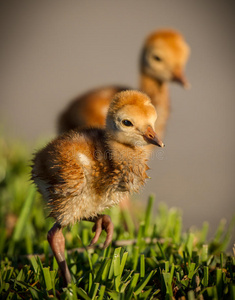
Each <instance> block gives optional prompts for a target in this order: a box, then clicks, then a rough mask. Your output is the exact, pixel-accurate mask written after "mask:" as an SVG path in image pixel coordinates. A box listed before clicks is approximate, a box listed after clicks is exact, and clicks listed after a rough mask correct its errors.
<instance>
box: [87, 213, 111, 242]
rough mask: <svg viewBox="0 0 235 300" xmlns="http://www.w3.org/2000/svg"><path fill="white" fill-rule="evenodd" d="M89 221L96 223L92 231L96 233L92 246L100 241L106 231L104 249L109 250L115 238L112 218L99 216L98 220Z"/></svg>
mask: <svg viewBox="0 0 235 300" xmlns="http://www.w3.org/2000/svg"><path fill="white" fill-rule="evenodd" d="M88 221H92V222H95V225H94V226H93V228H92V231H93V232H95V236H94V238H93V239H92V241H91V243H90V246H92V245H94V244H95V243H96V242H97V241H98V239H99V237H100V235H101V232H102V230H103V229H104V230H105V231H106V232H107V236H106V240H105V242H104V248H107V247H108V246H109V244H110V243H111V242H112V237H113V223H112V221H111V218H110V216H108V215H99V216H97V217H96V218H94V219H91V220H88Z"/></svg>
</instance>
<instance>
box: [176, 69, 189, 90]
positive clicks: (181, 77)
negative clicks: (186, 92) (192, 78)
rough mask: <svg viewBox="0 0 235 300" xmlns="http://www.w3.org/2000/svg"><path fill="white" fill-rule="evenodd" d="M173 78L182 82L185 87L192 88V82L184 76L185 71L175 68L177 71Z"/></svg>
mask: <svg viewBox="0 0 235 300" xmlns="http://www.w3.org/2000/svg"><path fill="white" fill-rule="evenodd" d="M173 80H174V81H176V82H178V83H180V84H182V85H183V87H184V88H185V89H190V88H191V85H190V83H189V82H188V80H187V79H186V77H185V76H184V73H183V72H182V70H180V69H176V70H175V72H174V74H173Z"/></svg>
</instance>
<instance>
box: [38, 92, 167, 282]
mask: <svg viewBox="0 0 235 300" xmlns="http://www.w3.org/2000/svg"><path fill="white" fill-rule="evenodd" d="M156 118H157V114H156V110H155V109H154V107H153V105H152V104H151V101H150V99H149V98H148V96H147V95H145V94H143V93H141V92H137V91H125V92H121V93H118V94H116V95H115V97H114V98H113V100H112V102H111V104H110V107H109V110H108V114H107V119H106V127H105V129H86V130H83V131H77V132H75V131H70V132H68V133H66V134H64V135H62V136H59V137H57V138H56V139H55V140H53V141H52V142H51V143H49V144H48V145H47V146H46V147H45V148H44V149H42V150H41V151H39V152H38V153H36V155H35V158H34V160H33V168H32V179H33V181H34V182H35V184H36V185H37V187H38V190H39V191H40V192H41V194H42V195H43V197H44V198H45V200H46V201H47V203H48V207H49V209H50V216H51V217H53V218H54V219H55V224H54V226H53V227H52V229H51V230H50V231H49V232H48V241H49V243H50V246H51V249H52V251H53V253H54V255H55V258H56V260H57V262H58V264H59V267H60V269H61V271H62V275H63V278H64V283H65V285H67V284H68V283H70V282H71V275H70V272H69V270H68V266H67V263H66V260H65V255H64V250H65V240H64V236H63V234H62V228H63V227H65V226H68V225H70V224H74V223H75V222H77V221H80V220H88V221H92V222H94V223H95V225H94V227H93V230H94V231H95V236H94V238H93V240H92V241H91V245H93V244H94V243H96V242H97V241H98V238H99V236H100V234H101V232H102V230H103V229H104V230H105V231H106V232H107V236H106V240H105V243H104V247H107V246H108V245H109V244H110V242H111V240H112V235H113V224H112V222H111V219H110V217H109V216H107V215H102V214H101V213H102V211H103V210H104V209H105V208H109V207H111V206H113V205H115V204H118V203H119V202H120V201H121V200H122V199H123V198H125V197H126V196H127V195H129V193H131V192H137V191H138V190H139V188H140V187H141V186H142V185H143V184H144V182H145V179H146V178H147V177H148V176H147V175H146V171H147V170H148V167H147V165H146V161H147V158H148V151H147V150H146V148H148V147H145V146H147V145H149V144H154V145H157V146H160V147H163V146H164V145H163V143H162V141H161V140H160V139H159V138H158V137H157V135H156V133H155V131H154V129H153V128H154V124H155V121H156Z"/></svg>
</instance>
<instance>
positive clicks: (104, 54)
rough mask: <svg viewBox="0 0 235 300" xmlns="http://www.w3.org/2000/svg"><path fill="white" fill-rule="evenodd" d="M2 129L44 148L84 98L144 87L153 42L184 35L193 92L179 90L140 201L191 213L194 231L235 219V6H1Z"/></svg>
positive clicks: (131, 1)
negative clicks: (144, 55) (163, 35)
mask: <svg viewBox="0 0 235 300" xmlns="http://www.w3.org/2000/svg"><path fill="white" fill-rule="evenodd" d="M0 7H1V10H0V35H1V36H0V37H1V39H0V40H1V47H0V68H1V80H0V126H3V128H4V132H5V133H6V134H8V135H10V136H17V137H19V138H21V139H23V140H26V141H28V142H29V143H30V144H31V145H34V144H35V141H37V140H38V139H39V138H42V137H49V136H54V135H55V133H56V119H57V116H58V114H59V113H60V112H61V111H62V110H63V109H64V108H65V107H66V105H67V103H68V102H69V101H70V100H71V99H73V98H74V97H75V96H77V95H78V94H81V93H82V92H84V91H86V90H88V89H90V88H93V87H97V86H100V85H107V84H122V85H129V86H132V87H137V86H138V83H139V82H138V80H139V76H138V59H139V54H140V49H141V46H142V44H143V41H144V39H145V37H146V36H147V35H148V34H149V33H151V32H152V31H153V30H155V29H158V28H162V27H172V28H175V29H178V30H179V31H181V32H182V33H183V35H184V36H185V39H186V41H187V42H188V43H189V45H190V47H191V50H192V52H191V57H190V59H189V63H188V65H187V68H186V75H187V77H188V80H189V81H190V82H191V84H192V89H191V90H189V91H185V90H183V89H182V88H181V87H180V86H178V85H176V84H171V87H170V94H171V100H172V101H171V103H172V114H171V118H170V121H169V124H168V127H167V133H166V137H165V139H164V142H165V144H166V147H165V149H164V150H163V151H162V150H158V151H157V152H155V155H154V157H153V159H152V161H151V164H150V165H151V168H152V171H151V172H150V176H151V177H152V179H151V180H150V181H149V182H148V183H147V186H146V188H145V189H144V191H143V192H142V194H141V195H140V196H139V198H141V199H143V200H146V199H147V196H148V195H149V194H150V193H155V194H156V198H157V201H156V202H165V203H167V205H168V206H169V207H172V206H174V207H178V208H181V209H182V211H183V222H184V225H185V228H188V227H190V226H192V225H196V226H199V227H200V226H201V225H202V223H203V222H204V221H209V222H210V224H211V230H210V233H213V232H214V228H215V227H216V226H217V225H218V223H219V221H220V220H221V219H222V218H226V219H227V220H228V221H229V220H231V218H232V216H233V214H234V213H235V205H234V194H235V183H234V175H235V159H234V155H233V153H234V147H235V140H234V128H235V118H234V113H235V101H234V94H235V83H234V72H235V60H234V53H235V42H234V28H235V26H234V25H235V24H234V23H235V21H234V19H235V18H234V13H235V10H234V2H233V1H214V0H207V1H204V0H197V1H188V0H178V1H172V0H164V1H163V0H162V1H157V0H154V1H150V0H148V1H140V0H128V1H108V0H100V1H89V0H86V1H79V0H70V1H65V0H64V1H60V0H50V1H45V0H43V1H30V0H28V1H26V0H21V1H1V3H0Z"/></svg>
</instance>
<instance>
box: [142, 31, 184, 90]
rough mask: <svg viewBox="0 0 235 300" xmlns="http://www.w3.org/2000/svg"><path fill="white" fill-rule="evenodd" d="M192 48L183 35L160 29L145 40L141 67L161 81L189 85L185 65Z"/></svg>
mask: <svg viewBox="0 0 235 300" xmlns="http://www.w3.org/2000/svg"><path fill="white" fill-rule="evenodd" d="M189 53H190V48H189V46H188V44H187V43H186V42H185V40H184V38H183V36H182V35H181V34H180V33H178V32H176V31H173V30H158V31H156V32H154V33H153V34H151V35H150V36H149V37H148V38H147V39H146V41H145V44H144V47H143V50H142V54H141V62H140V64H141V65H140V67H141V71H142V73H144V74H147V75H149V76H150V77H152V78H154V79H155V80H157V81H159V82H169V81H177V82H179V83H181V84H182V85H183V86H185V87H187V81H186V79H185V77H184V67H185V64H186V62H187V60H188V57H189Z"/></svg>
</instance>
